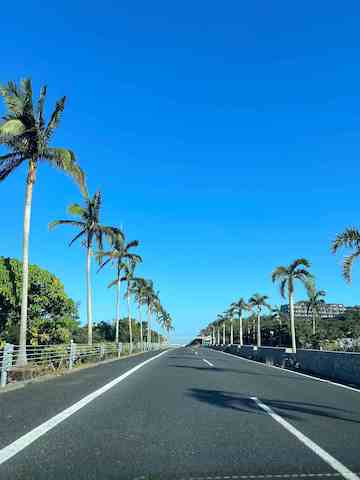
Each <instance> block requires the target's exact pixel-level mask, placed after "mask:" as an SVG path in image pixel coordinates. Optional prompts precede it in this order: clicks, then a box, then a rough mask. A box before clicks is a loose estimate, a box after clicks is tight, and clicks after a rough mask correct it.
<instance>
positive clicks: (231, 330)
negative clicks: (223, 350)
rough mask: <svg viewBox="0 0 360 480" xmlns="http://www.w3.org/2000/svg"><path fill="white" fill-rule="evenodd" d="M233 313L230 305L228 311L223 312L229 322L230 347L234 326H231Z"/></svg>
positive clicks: (233, 310) (232, 340) (232, 341)
mask: <svg viewBox="0 0 360 480" xmlns="http://www.w3.org/2000/svg"><path fill="white" fill-rule="evenodd" d="M234 313H235V309H234V308H233V306H232V304H231V305H230V307H229V308H228V310H226V312H225V315H226V318H228V319H229V320H230V345H233V344H234V324H233V320H234Z"/></svg>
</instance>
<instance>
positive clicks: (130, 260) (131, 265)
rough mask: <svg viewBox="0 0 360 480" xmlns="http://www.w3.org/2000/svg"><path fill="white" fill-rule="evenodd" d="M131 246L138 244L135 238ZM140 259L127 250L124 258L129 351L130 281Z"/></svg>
mask: <svg viewBox="0 0 360 480" xmlns="http://www.w3.org/2000/svg"><path fill="white" fill-rule="evenodd" d="M131 243H132V244H133V246H138V245H139V242H138V241H137V240H135V241H134V242H131ZM141 261H142V258H141V257H140V255H136V254H135V253H130V252H127V256H126V259H125V262H126V265H127V272H126V275H125V276H126V281H127V289H126V294H125V296H126V300H127V309H128V324H129V343H130V353H132V350H133V335H132V320H131V294H132V290H131V283H132V281H133V280H135V277H134V270H135V267H136V265H137V264H138V263H140V262H141Z"/></svg>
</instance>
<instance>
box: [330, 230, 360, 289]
mask: <svg viewBox="0 0 360 480" xmlns="http://www.w3.org/2000/svg"><path fill="white" fill-rule="evenodd" d="M343 247H345V248H351V249H353V250H354V251H353V253H352V254H351V255H348V256H346V257H345V258H344V261H343V276H344V278H345V280H346V281H347V282H348V283H351V274H352V266H353V263H354V261H355V260H356V259H357V258H359V257H360V230H358V229H356V228H355V227H350V228H346V229H345V230H344V231H343V232H342V233H339V234H338V235H337V236H336V238H335V240H334V241H333V243H332V252H333V253H336V252H337V251H338V250H339V249H340V248H343Z"/></svg>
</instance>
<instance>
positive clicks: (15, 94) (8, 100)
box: [0, 81, 24, 118]
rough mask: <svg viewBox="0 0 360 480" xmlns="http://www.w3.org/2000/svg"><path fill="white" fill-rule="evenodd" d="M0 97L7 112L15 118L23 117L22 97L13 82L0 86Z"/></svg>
mask: <svg viewBox="0 0 360 480" xmlns="http://www.w3.org/2000/svg"><path fill="white" fill-rule="evenodd" d="M0 96H2V97H3V99H4V103H5V106H6V108H7V110H8V112H9V113H12V114H14V115H15V118H19V117H21V116H22V115H23V112H24V102H23V97H22V95H21V92H20V91H19V89H18V88H17V85H16V83H15V82H13V81H10V82H8V84H7V85H6V86H0Z"/></svg>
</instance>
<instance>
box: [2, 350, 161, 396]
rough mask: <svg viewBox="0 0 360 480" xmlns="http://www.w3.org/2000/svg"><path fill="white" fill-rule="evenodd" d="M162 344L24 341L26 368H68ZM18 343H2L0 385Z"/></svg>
mask: <svg viewBox="0 0 360 480" xmlns="http://www.w3.org/2000/svg"><path fill="white" fill-rule="evenodd" d="M164 346H166V345H165V344H160V343H151V344H148V343H143V345H141V344H140V343H133V344H132V346H131V345H130V344H129V343H118V344H116V343H100V344H95V345H83V344H76V343H74V342H71V343H70V344H66V345H27V346H26V356H27V365H26V369H28V370H30V369H34V370H35V371H36V370H37V371H38V372H40V371H42V372H44V373H48V372H49V371H50V372H51V371H60V370H64V369H69V370H71V369H72V368H75V367H77V366H79V365H81V364H84V363H89V362H101V361H103V360H106V359H111V358H120V357H122V356H126V355H129V354H131V353H140V352H148V351H153V350H159V349H160V348H163V347H164ZM19 350H20V347H19V345H12V344H9V343H7V344H5V346H4V347H3V348H1V349H0V386H1V387H4V386H5V385H6V384H7V383H8V380H9V376H10V375H11V373H12V372H14V371H16V368H17V367H16V361H17V358H18V354H19Z"/></svg>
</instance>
